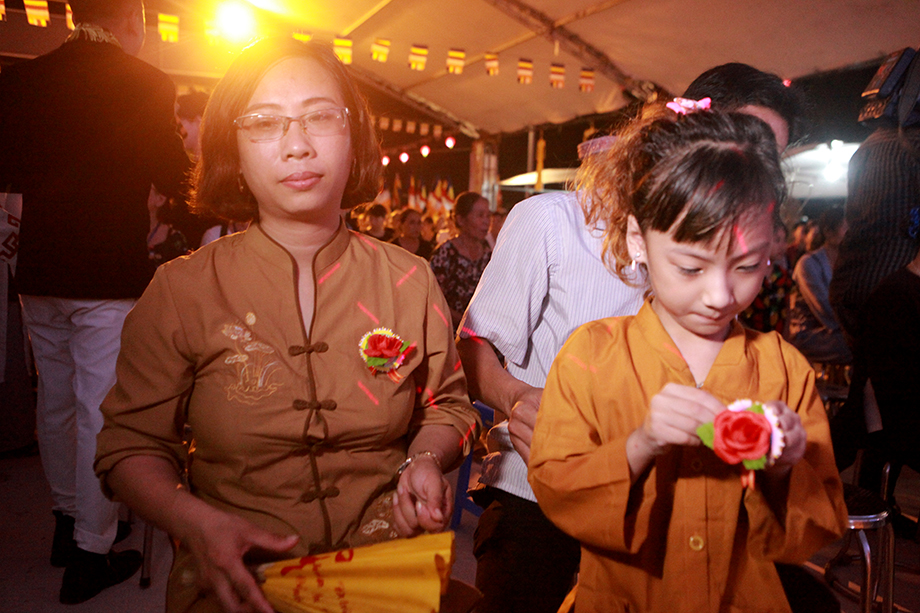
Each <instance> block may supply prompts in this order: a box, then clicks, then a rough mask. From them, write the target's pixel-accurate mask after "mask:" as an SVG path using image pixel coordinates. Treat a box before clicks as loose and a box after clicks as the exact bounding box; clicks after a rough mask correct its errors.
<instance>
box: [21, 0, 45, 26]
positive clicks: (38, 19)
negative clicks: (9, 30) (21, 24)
mask: <svg viewBox="0 0 920 613" xmlns="http://www.w3.org/2000/svg"><path fill="white" fill-rule="evenodd" d="M23 4H25V6H26V18H27V19H28V20H29V25H30V26H38V27H39V28H47V27H48V22H49V21H51V14H50V13H49V12H48V1H47V0H25V1H24V2H23Z"/></svg>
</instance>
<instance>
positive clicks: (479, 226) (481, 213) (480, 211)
mask: <svg viewBox="0 0 920 613" xmlns="http://www.w3.org/2000/svg"><path fill="white" fill-rule="evenodd" d="M491 217H492V216H491V214H490V213H489V201H488V200H486V199H485V198H480V199H479V200H477V201H476V204H474V205H473V208H472V209H470V212H469V214H468V215H467V216H466V217H460V216H458V217H457V230H459V231H460V233H461V234H466V235H468V236H471V237H473V238H478V239H479V240H485V238H486V234H488V233H489V221H490V219H491Z"/></svg>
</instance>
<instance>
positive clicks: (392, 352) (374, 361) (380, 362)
mask: <svg viewBox="0 0 920 613" xmlns="http://www.w3.org/2000/svg"><path fill="white" fill-rule="evenodd" d="M358 348H359V350H360V352H361V357H362V358H363V359H364V363H365V364H367V366H368V368H370V371H371V372H372V373H373V374H377V373H378V372H385V373H387V376H389V377H390V379H392V380H393V381H394V382H397V383H398V382H399V381H401V380H402V376H401V375H400V374H399V373H397V372H396V369H397V368H399V367H400V366H402V363H403V362H404V361H405V359H406V357H407V356H408V355H409V353H411V352H412V350H413V349H415V344H414V343H409V342H408V341H404V340H402V339H401V338H399V335H398V334H396V333H395V332H393V331H392V330H390V329H388V328H375V329H374V330H371V331H370V332H368V333H367V334H365V335H364V336H362V337H361V342H360V343H358Z"/></svg>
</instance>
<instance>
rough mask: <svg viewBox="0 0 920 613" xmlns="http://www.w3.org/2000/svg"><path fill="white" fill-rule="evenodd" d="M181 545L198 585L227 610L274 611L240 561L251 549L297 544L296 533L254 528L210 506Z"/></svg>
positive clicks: (273, 549)
mask: <svg viewBox="0 0 920 613" xmlns="http://www.w3.org/2000/svg"><path fill="white" fill-rule="evenodd" d="M186 534H187V538H185V539H184V541H183V544H184V545H185V546H186V547H187V548H188V549H189V551H190V552H191V553H192V556H193V558H194V560H195V568H196V577H195V579H196V582H197V584H198V586H199V587H200V588H201V589H202V590H204V591H208V592H214V594H215V595H216V596H217V597H218V599H220V603H221V605H222V606H223V608H224V610H225V611H227V612H229V613H273V612H274V609H273V608H272V606H271V605H270V604H269V603H268V600H267V599H266V598H265V595H264V594H263V593H262V590H261V589H260V588H259V586H258V584H257V583H256V580H255V578H254V577H253V576H252V574H251V573H250V572H249V570H248V569H247V568H246V566H245V565H244V564H243V555H244V554H246V553H247V552H248V551H250V550H253V549H258V550H263V551H270V552H274V553H279V554H283V553H284V552H286V551H288V550H290V549H291V548H292V547H293V546H294V545H296V544H297V540H298V538H297V536H295V535H290V536H281V535H277V534H272V533H271V532H268V531H266V530H263V529H261V528H258V527H256V526H255V525H254V524H252V523H250V522H248V521H246V520H245V519H243V518H241V517H236V516H234V515H230V514H228V513H224V512H223V511H220V510H217V509H212V511H211V512H208V513H207V517H204V516H203V517H201V521H200V522H196V525H195V527H194V528H192V529H191V530H189V531H188V532H187V533H186Z"/></svg>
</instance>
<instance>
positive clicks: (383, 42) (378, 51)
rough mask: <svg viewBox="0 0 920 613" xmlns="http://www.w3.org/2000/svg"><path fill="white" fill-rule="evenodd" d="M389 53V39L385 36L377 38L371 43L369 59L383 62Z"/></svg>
mask: <svg viewBox="0 0 920 613" xmlns="http://www.w3.org/2000/svg"><path fill="white" fill-rule="evenodd" d="M389 55H390V41H388V40H387V39H385V38H378V39H377V40H376V41H374V42H373V44H371V59H372V60H374V61H375V62H380V63H384V62H386V61H387V57H389Z"/></svg>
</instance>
